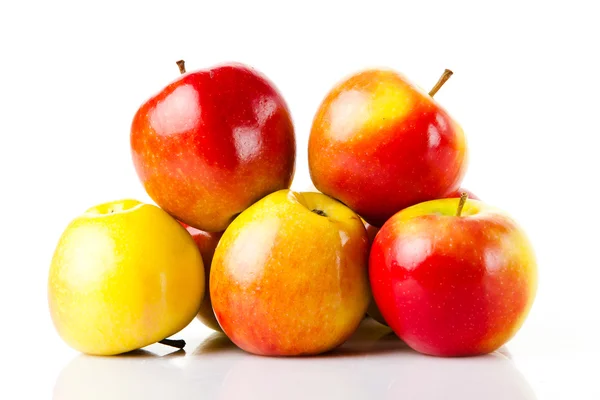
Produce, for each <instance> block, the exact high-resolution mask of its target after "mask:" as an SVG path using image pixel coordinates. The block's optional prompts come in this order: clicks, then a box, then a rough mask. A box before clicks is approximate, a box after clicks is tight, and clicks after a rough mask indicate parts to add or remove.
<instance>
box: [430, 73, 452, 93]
mask: <svg viewBox="0 0 600 400" xmlns="http://www.w3.org/2000/svg"><path fill="white" fill-rule="evenodd" d="M453 73H454V72H452V71H450V70H449V69H445V70H444V73H443V74H442V76H440V79H439V80H438V81H437V83H436V84H435V86H434V87H433V89H431V91H430V92H429V95H430V96H431V97H433V96H434V95H435V94H436V93H437V92H438V90H440V88H441V87H442V86H444V83H446V81H447V80H448V79H450V77H451V76H452V74H453Z"/></svg>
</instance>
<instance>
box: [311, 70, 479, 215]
mask: <svg viewBox="0 0 600 400" xmlns="http://www.w3.org/2000/svg"><path fill="white" fill-rule="evenodd" d="M308 146H309V147H308V161H309V167H310V175H311V178H312V181H313V183H314V184H315V186H316V188H317V189H318V190H319V191H321V192H322V193H325V194H327V195H329V196H331V197H333V198H336V199H338V200H340V201H341V202H342V203H344V204H346V205H348V207H350V208H351V209H353V210H354V211H355V212H356V213H357V214H359V215H360V216H361V217H362V218H364V219H365V220H366V221H367V222H369V223H370V224H372V225H375V226H381V225H383V224H384V222H385V221H387V220H388V219H389V218H390V217H391V216H392V215H394V214H395V213H396V212H398V211H400V210H402V209H404V208H406V207H409V206H412V205H414V204H417V203H420V202H423V201H427V200H433V199H439V198H443V197H445V196H446V195H448V194H449V193H452V192H454V191H455V190H456V189H458V187H459V185H460V182H461V180H462V178H463V175H464V173H465V170H466V168H467V147H466V141H465V137H464V134H463V131H462V129H461V128H460V127H459V125H458V124H457V123H456V122H454V120H452V118H451V117H450V116H449V115H448V113H447V112H446V111H445V110H444V109H442V107H440V105H439V104H437V102H435V101H434V100H433V98H432V97H431V96H429V95H428V94H427V93H425V92H423V91H422V90H421V89H419V88H417V87H416V86H414V85H412V84H411V83H410V82H408V81H407V80H406V79H405V78H404V77H403V76H402V75H400V74H398V73H396V72H394V71H389V70H378V69H374V70H367V71H363V72H360V73H357V74H355V75H353V76H351V77H349V78H348V79H346V80H344V81H342V82H341V83H339V84H338V85H337V86H335V87H334V88H333V89H332V90H331V91H330V92H329V94H328V95H327V96H326V98H325V100H324V101H323V103H322V104H321V106H320V108H319V110H318V111H317V113H316V115H315V118H314V121H313V125H312V129H311V133H310V138H309V145H308Z"/></svg>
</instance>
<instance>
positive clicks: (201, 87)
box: [131, 62, 296, 232]
mask: <svg viewBox="0 0 600 400" xmlns="http://www.w3.org/2000/svg"><path fill="white" fill-rule="evenodd" d="M179 65H180V69H181V70H182V72H184V74H183V75H182V76H180V77H179V78H178V79H177V80H175V81H174V82H173V83H171V84H169V85H168V86H166V87H165V88H164V89H163V90H161V91H160V92H159V93H158V94H157V95H155V96H153V97H151V98H150V99H149V100H148V101H146V102H145V103H144V104H142V106H141V107H140V108H139V110H138V111H137V112H136V114H135V117H134V118H133V122H132V125H131V151H132V156H133V163H134V165H135V169H136V171H137V174H138V176H139V178H140V180H141V181H142V183H143V185H144V187H145V189H146V191H147V192H148V194H149V195H150V197H151V198H152V199H153V200H154V201H155V202H156V203H157V204H158V205H159V206H160V207H161V208H162V209H164V210H165V211H167V212H168V213H169V214H171V215H173V216H174V217H175V218H177V219H178V220H180V221H182V222H185V223H186V224H188V225H190V226H193V227H195V228H198V229H201V230H203V231H208V232H221V231H223V230H225V228H226V227H227V225H229V223H230V222H231V221H232V220H233V218H234V217H235V216H236V215H237V214H239V213H240V212H242V211H243V210H245V209H246V208H248V207H249V206H250V205H251V204H253V203H254V202H256V201H257V200H259V199H260V198H262V197H264V196H265V195H267V194H269V193H271V192H275V191H277V190H280V189H285V188H289V186H290V183H291V181H292V177H293V175H294V165H295V153H296V144H295V137H294V128H293V125H292V120H291V117H290V113H289V111H288V107H287V105H286V103H285V101H284V99H283V98H282V97H281V95H280V94H279V92H278V91H277V89H276V88H275V87H274V86H273V84H272V83H271V82H270V81H269V80H267V78H266V77H264V76H263V75H261V74H260V73H258V72H257V71H256V70H254V69H252V68H250V67H247V66H245V65H242V64H225V65H219V66H215V67H213V68H210V69H205V70H199V71H195V72H190V73H185V67H184V66H183V62H180V63H179Z"/></svg>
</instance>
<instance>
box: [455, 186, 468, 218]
mask: <svg viewBox="0 0 600 400" xmlns="http://www.w3.org/2000/svg"><path fill="white" fill-rule="evenodd" d="M468 198H469V195H468V194H467V192H462V193H461V194H460V200H459V201H458V208H457V209H456V216H457V217H460V214H462V210H463V207H464V206H465V203H466V202H467V199H468Z"/></svg>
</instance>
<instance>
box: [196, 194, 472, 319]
mask: <svg viewBox="0 0 600 400" xmlns="http://www.w3.org/2000/svg"><path fill="white" fill-rule="evenodd" d="M463 193H466V194H467V196H468V198H469V199H474V200H479V197H477V196H475V195H474V194H473V193H472V192H470V191H468V190H467V189H464V188H459V189H458V190H456V191H454V192H452V193H450V194H448V195H447V196H446V197H445V198H448V199H451V198H455V197H457V198H460V197H461V196H462V194H463ZM363 223H364V224H365V229H366V230H367V236H368V238H369V246H372V245H373V241H374V240H375V235H377V232H378V231H379V228H377V227H375V226H373V225H371V224H369V223H368V222H366V221H364V220H363ZM205 265H206V263H205ZM367 315H368V316H369V317H371V318H373V319H374V320H375V321H377V322H379V323H380V324H383V325H387V323H386V322H385V319H384V318H383V315H381V311H379V308H377V303H375V299H373V297H371V302H370V303H369V308H368V309H367Z"/></svg>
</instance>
